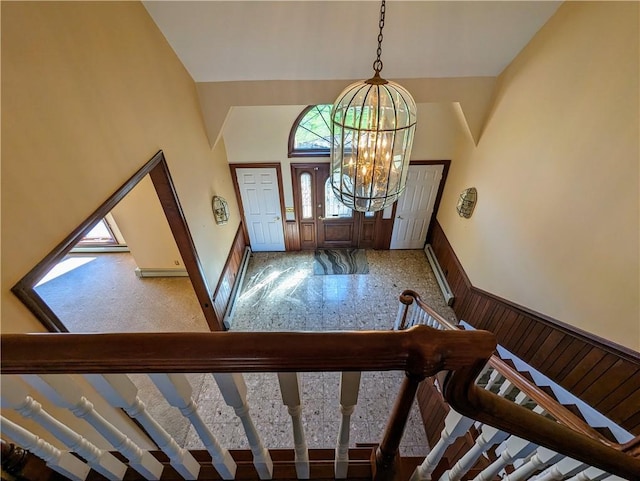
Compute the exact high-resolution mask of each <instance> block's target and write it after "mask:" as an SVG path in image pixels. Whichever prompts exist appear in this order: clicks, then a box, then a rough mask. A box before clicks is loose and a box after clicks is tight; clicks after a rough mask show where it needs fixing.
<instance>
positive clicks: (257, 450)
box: [213, 373, 273, 479]
mask: <svg viewBox="0 0 640 481" xmlns="http://www.w3.org/2000/svg"><path fill="white" fill-rule="evenodd" d="M213 377H214V379H215V380H216V383H217V384H218V387H219V388H220V393H221V394H222V397H223V398H224V401H225V402H226V403H227V405H229V406H231V407H232V408H233V409H234V411H235V413H236V415H237V416H238V417H239V418H240V421H241V422H242V426H243V427H244V432H245V434H246V435H247V441H248V442H249V447H250V448H251V453H252V454H253V466H254V467H255V468H256V471H257V472H258V476H260V479H271V477H272V476H273V461H272V460H271V455H270V454H269V451H267V449H266V448H265V447H264V445H263V444H262V440H261V439H260V435H259V434H258V431H257V430H256V427H255V425H254V424H253V420H252V419H251V416H249V405H248V404H247V385H246V384H245V382H244V378H243V377H242V374H225V373H222V374H221V373H216V374H213Z"/></svg>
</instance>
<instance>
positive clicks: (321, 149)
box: [289, 104, 333, 157]
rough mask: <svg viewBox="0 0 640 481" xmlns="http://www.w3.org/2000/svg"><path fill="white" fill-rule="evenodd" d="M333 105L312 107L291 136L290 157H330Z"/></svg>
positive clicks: (305, 113) (294, 127)
mask: <svg viewBox="0 0 640 481" xmlns="http://www.w3.org/2000/svg"><path fill="white" fill-rule="evenodd" d="M332 107H333V106H332V105H331V104H326V105H310V106H309V107H307V108H306V109H304V110H303V111H302V113H301V114H300V115H299V116H298V118H297V119H296V121H295V122H294V123H293V127H291V132H290V134H289V157H328V156H329V153H330V150H331V108H332Z"/></svg>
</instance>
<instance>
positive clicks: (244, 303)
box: [185, 250, 455, 456]
mask: <svg viewBox="0 0 640 481" xmlns="http://www.w3.org/2000/svg"><path fill="white" fill-rule="evenodd" d="M367 258H368V262H369V274H356V275H330V276H323V275H314V274H313V252H297V253H254V254H253V255H252V258H251V262H250V264H249V268H248V270H247V273H246V276H245V281H244V285H243V289H242V292H241V295H240V296H239V299H238V302H237V304H236V307H235V309H234V315H233V318H232V322H231V330H236V331H283V330H312V331H327V330H372V329H375V330H380V329H391V328H392V326H393V322H394V319H395V316H396V314H397V311H398V296H399V295H400V293H401V292H402V291H403V290H404V289H413V290H415V291H417V292H418V293H420V294H421V296H422V297H423V298H424V299H425V300H426V301H427V302H428V303H429V304H431V305H432V306H433V307H434V308H435V309H436V310H437V311H438V312H439V313H441V314H442V315H443V316H445V317H446V318H448V319H451V320H455V315H454V314H453V311H452V310H451V309H450V308H449V307H447V306H446V305H445V304H444V301H443V299H442V296H441V294H440V291H439V289H438V285H437V283H436V280H435V278H434V276H433V273H432V271H431V268H430V267H429V264H428V262H427V260H426V257H425V254H424V253H423V252H422V251H373V250H367ZM402 376H403V374H402V373H399V372H387V373H378V372H374V373H363V375H362V380H361V383H360V394H359V399H358V406H357V407H356V410H355V412H354V414H353V416H352V418H351V428H352V430H351V439H350V441H351V444H352V445H355V443H361V442H362V443H372V442H379V441H380V439H381V434H382V431H383V429H384V426H385V423H386V421H387V419H388V416H389V412H390V410H391V407H392V405H393V402H394V400H395V397H396V394H397V392H398V387H399V385H400V382H401V379H402ZM300 377H301V393H302V394H301V395H302V405H303V411H302V416H303V419H304V421H305V434H306V437H307V442H308V445H309V447H310V448H317V447H333V446H335V442H336V438H337V433H338V426H339V420H340V414H339V405H338V399H339V396H338V393H339V384H340V374H339V373H303V374H301V375H300ZM245 380H246V383H247V387H248V394H247V397H248V400H249V406H250V407H251V413H252V416H253V417H254V419H255V421H256V424H258V425H259V426H260V432H261V434H262V436H263V439H264V443H265V445H266V446H267V447H268V448H277V447H291V446H292V432H291V423H290V421H289V416H288V414H287V410H286V407H284V406H283V404H282V398H281V395H280V391H279V388H278V381H277V376H276V375H275V374H247V375H245ZM198 402H199V405H200V408H201V411H202V412H203V416H204V418H205V421H206V422H207V424H209V425H210V426H212V427H213V429H212V430H213V432H214V433H215V434H216V436H218V438H219V440H220V442H221V443H222V444H223V445H224V446H226V447H229V448H246V447H247V444H246V437H245V435H244V432H243V430H242V427H241V425H240V423H239V421H238V420H237V418H236V417H235V415H234V414H233V410H232V409H231V408H228V407H227V406H226V405H225V404H224V402H222V400H221V397H220V393H219V390H218V389H217V386H216V385H215V383H214V382H213V379H211V377H210V376H207V378H205V380H204V384H203V386H202V390H201V391H200V394H199V396H198ZM185 446H186V447H189V448H197V447H201V444H200V440H199V439H198V436H197V434H196V433H195V430H194V429H193V428H192V427H191V428H189V431H188V433H187V436H186V440H185ZM401 452H402V453H403V454H404V455H415V456H420V455H426V454H427V453H428V446H427V441H426V437H425V433H424V429H423V427H422V422H421V420H420V416H419V413H418V410H417V407H416V406H415V405H414V407H413V409H412V412H411V415H410V418H409V423H408V426H407V429H406V431H405V435H404V438H403V441H402V444H401Z"/></svg>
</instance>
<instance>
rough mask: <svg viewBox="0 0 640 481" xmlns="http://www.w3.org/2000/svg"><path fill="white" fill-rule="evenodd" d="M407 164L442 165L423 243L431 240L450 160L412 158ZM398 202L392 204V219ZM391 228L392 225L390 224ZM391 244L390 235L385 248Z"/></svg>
mask: <svg viewBox="0 0 640 481" xmlns="http://www.w3.org/2000/svg"><path fill="white" fill-rule="evenodd" d="M409 165H442V178H441V179H440V185H439V186H438V192H437V193H436V200H435V202H434V204H433V212H432V213H431V219H429V227H427V237H426V241H425V244H428V243H430V242H431V236H432V235H433V224H434V222H435V220H436V217H437V214H438V209H439V208H440V201H441V200H442V194H443V192H444V185H445V183H446V182H447V175H448V174H449V167H451V160H450V159H445V160H412V161H411V162H409ZM397 205H398V203H397V202H396V203H395V204H394V205H393V219H394V220H395V217H396V207H397ZM392 229H393V226H392ZM390 246H391V236H389V244H388V246H387V249H388V248H389V247H390Z"/></svg>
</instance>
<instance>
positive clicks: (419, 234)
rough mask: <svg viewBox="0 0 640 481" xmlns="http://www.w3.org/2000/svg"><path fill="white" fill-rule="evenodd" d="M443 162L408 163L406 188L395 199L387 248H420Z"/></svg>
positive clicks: (436, 191) (431, 212) (436, 192)
mask: <svg viewBox="0 0 640 481" xmlns="http://www.w3.org/2000/svg"><path fill="white" fill-rule="evenodd" d="M443 169H444V166H443V165H410V166H409V174H408V175H407V187H406V189H405V191H404V194H402V197H400V199H398V208H397V209H396V218H395V220H394V222H393V233H392V234H391V245H390V248H391V249H422V248H423V247H424V243H425V241H426V239H427V229H428V228H429V221H430V220H431V214H433V206H434V204H435V202H436V196H437V195H438V187H439V186H440V179H442V170H443Z"/></svg>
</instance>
